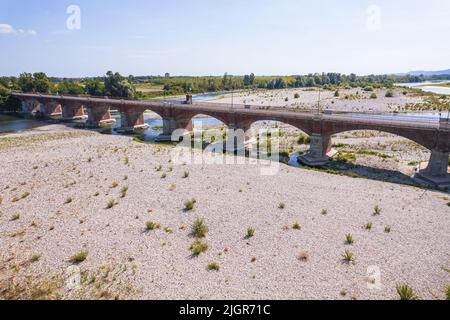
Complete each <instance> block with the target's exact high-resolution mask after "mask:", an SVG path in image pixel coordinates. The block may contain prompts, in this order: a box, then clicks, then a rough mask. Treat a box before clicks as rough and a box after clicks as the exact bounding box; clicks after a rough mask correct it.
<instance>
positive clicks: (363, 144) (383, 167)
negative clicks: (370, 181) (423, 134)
mask: <svg viewBox="0 0 450 320" xmlns="http://www.w3.org/2000/svg"><path fill="white" fill-rule="evenodd" d="M331 147H332V148H333V150H334V151H335V153H334V156H333V157H332V160H333V161H332V163H331V164H330V167H332V168H333V169H338V170H346V171H348V172H350V173H351V174H355V175H361V176H366V177H369V178H375V179H386V180H389V179H391V178H392V179H394V180H397V179H401V180H404V181H406V180H410V179H409V178H410V177H411V176H413V175H414V174H415V173H417V172H418V171H420V170H421V169H423V168H425V167H426V166H427V163H428V161H429V158H430V150H428V149H427V148H426V147H424V146H423V145H421V144H419V143H418V142H416V141H414V140H412V139H409V138H407V137H404V136H403V135H399V134H396V133H391V132H386V131H379V130H348V131H343V132H339V133H335V134H334V135H332V137H331Z"/></svg>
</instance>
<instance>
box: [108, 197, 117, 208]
mask: <svg viewBox="0 0 450 320" xmlns="http://www.w3.org/2000/svg"><path fill="white" fill-rule="evenodd" d="M118 204H119V202H118V201H117V200H114V199H111V200H109V201H108V202H107V203H106V209H112V208H114V207H115V206H117V205H118Z"/></svg>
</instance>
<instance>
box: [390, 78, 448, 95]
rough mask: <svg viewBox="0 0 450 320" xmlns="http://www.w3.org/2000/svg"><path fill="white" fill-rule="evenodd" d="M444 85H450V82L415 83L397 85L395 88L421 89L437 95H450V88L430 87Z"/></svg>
mask: <svg viewBox="0 0 450 320" xmlns="http://www.w3.org/2000/svg"><path fill="white" fill-rule="evenodd" d="M442 83H450V81H439V82H430V81H426V82H413V83H396V84H395V86H398V87H407V88H414V89H420V90H422V91H425V92H432V93H436V94H446V95H450V88H445V87H439V86H434V87H433V86H428V85H433V84H442Z"/></svg>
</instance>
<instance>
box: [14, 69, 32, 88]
mask: <svg viewBox="0 0 450 320" xmlns="http://www.w3.org/2000/svg"><path fill="white" fill-rule="evenodd" d="M17 84H18V86H19V89H20V90H21V91H22V92H33V91H34V79H33V75H32V74H31V73H21V74H20V76H19V80H18V83H17Z"/></svg>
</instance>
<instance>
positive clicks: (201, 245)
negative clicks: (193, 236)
mask: <svg viewBox="0 0 450 320" xmlns="http://www.w3.org/2000/svg"><path fill="white" fill-rule="evenodd" d="M190 250H191V252H192V254H194V255H196V256H198V255H200V254H201V253H204V252H206V250H208V244H207V243H206V242H202V241H200V240H196V241H195V242H194V243H193V244H192V246H191V248H190Z"/></svg>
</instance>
